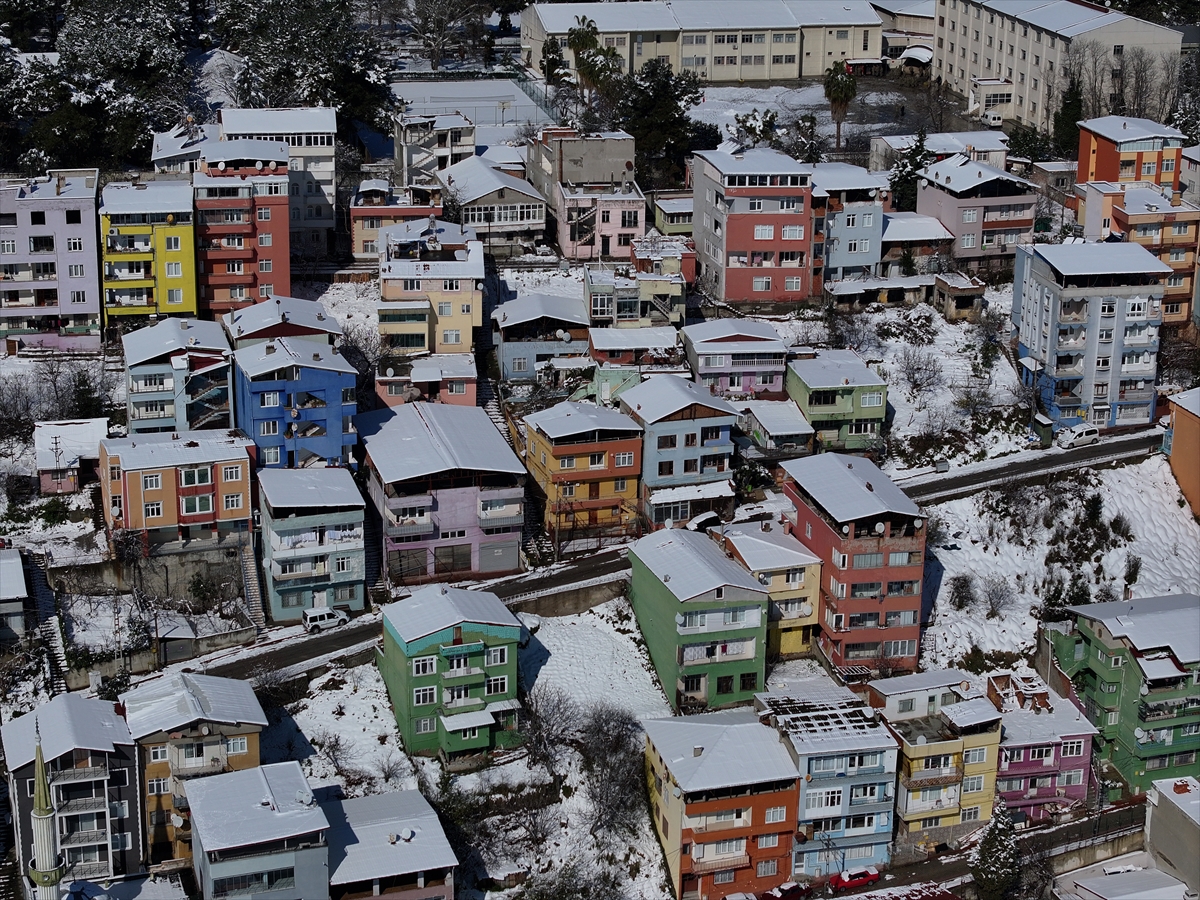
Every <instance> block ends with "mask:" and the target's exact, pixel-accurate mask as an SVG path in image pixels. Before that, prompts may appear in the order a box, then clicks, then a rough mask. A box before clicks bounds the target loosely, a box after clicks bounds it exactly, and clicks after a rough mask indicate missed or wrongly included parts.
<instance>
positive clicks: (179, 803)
mask: <svg viewBox="0 0 1200 900" xmlns="http://www.w3.org/2000/svg"><path fill="white" fill-rule="evenodd" d="M121 706H122V707H123V708H124V710H125V721H126V722H127V723H128V724H129V732H130V734H131V735H132V737H133V740H134V742H135V743H136V744H137V770H138V776H139V779H138V780H139V782H140V784H142V785H143V786H144V792H142V796H143V797H144V803H145V806H144V815H139V816H138V818H139V819H143V821H144V827H145V832H146V834H145V841H146V848H147V851H148V852H147V857H148V862H149V863H150V865H152V866H163V868H162V869H161V870H160V871H163V872H164V873H166V872H171V871H177V870H178V869H179V868H187V861H189V860H191V858H192V820H191V816H190V814H189V812H188V810H189V804H188V799H187V786H188V783H189V782H191V780H192V779H194V778H203V777H205V776H208V775H216V774H218V773H220V772H232V771H239V770H242V769H253V768H256V767H257V766H258V764H259V736H260V734H261V733H262V730H263V729H264V728H266V727H267V717H266V714H265V713H264V712H263V709H262V705H261V704H260V703H259V702H258V698H257V697H255V696H254V688H253V687H252V685H251V684H250V682H249V681H242V680H240V679H235V678H218V677H215V676H213V675H201V674H199V673H195V672H183V673H178V672H170V673H167V674H166V675H164V676H163V677H161V678H158V679H155V680H152V681H147V682H145V683H144V684H141V685H139V686H138V687H136V688H134V689H133V690H131V691H128V692H126V693H124V694H122V695H121ZM172 861H175V862H174V863H173V862H172ZM164 864H165V865H164Z"/></svg>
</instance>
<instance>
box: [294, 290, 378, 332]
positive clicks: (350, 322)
mask: <svg viewBox="0 0 1200 900" xmlns="http://www.w3.org/2000/svg"><path fill="white" fill-rule="evenodd" d="M292 296H294V297H299V298H300V299H301V300H320V301H321V303H323V304H324V305H325V311H326V312H327V313H329V314H330V315H331V316H333V317H334V318H335V319H337V321H338V324H340V325H341V326H342V328H343V329H345V328H349V327H353V326H356V325H362V326H366V327H368V328H372V329H375V328H378V327H379V280H378V279H372V280H371V281H364V282H355V283H350V282H335V283H332V284H325V283H323V282H319V281H311V282H300V281H294V282H292Z"/></svg>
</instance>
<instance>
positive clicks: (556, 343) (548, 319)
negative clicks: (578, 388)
mask: <svg viewBox="0 0 1200 900" xmlns="http://www.w3.org/2000/svg"><path fill="white" fill-rule="evenodd" d="M590 321H591V320H590V319H589V318H588V312H587V307H586V306H585V305H584V302H583V300H582V299H578V298H573V297H556V296H553V295H550V294H524V295H522V296H520V297H516V298H514V299H512V300H509V301H508V302H507V303H503V304H501V305H500V306H497V307H496V309H495V310H493V311H492V341H493V342H494V343H495V345H496V358H497V360H498V361H499V363H500V377H501V378H503V379H504V380H505V381H526V380H530V379H534V378H537V376H538V373H539V372H540V371H541V370H542V369H543V368H545V366H546V364H547V363H548V362H549V361H550V360H552V359H557V358H559V357H572V356H575V357H581V358H582V362H583V363H585V364H586V367H587V368H591V365H592V363H591V360H590V359H588V358H587V357H588V351H589V347H588V323H589V322H590Z"/></svg>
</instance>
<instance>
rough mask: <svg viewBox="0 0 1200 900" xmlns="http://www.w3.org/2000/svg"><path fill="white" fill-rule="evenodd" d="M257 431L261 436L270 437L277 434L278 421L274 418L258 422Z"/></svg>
mask: <svg viewBox="0 0 1200 900" xmlns="http://www.w3.org/2000/svg"><path fill="white" fill-rule="evenodd" d="M258 433H259V435H261V436H262V437H272V436H274V435H277V434H279V423H278V422H276V421H275V420H274V419H272V420H271V421H268V422H259V423H258Z"/></svg>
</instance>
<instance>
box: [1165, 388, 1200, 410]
mask: <svg viewBox="0 0 1200 900" xmlns="http://www.w3.org/2000/svg"><path fill="white" fill-rule="evenodd" d="M1167 399H1168V400H1170V401H1171V402H1172V403H1174V404H1175V405H1176V406H1177V407H1179V408H1180V409H1182V410H1186V411H1187V412H1190V413H1191V414H1192V415H1193V416H1200V387H1194V388H1192V389H1191V390H1190V391H1183V392H1182V393H1180V394H1172V395H1171V396H1170V397H1168V398H1167Z"/></svg>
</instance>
